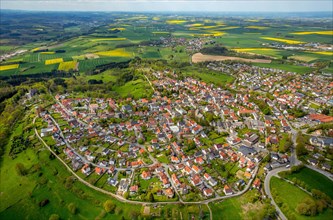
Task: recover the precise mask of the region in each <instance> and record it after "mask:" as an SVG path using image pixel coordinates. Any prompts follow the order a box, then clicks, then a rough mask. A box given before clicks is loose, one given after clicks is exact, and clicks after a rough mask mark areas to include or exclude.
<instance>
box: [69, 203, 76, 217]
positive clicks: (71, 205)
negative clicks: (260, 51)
mask: <svg viewBox="0 0 333 220" xmlns="http://www.w3.org/2000/svg"><path fill="white" fill-rule="evenodd" d="M68 210H69V211H70V212H71V213H72V214H73V215H75V214H76V212H77V208H76V205H75V204H74V203H70V204H69V205H68Z"/></svg>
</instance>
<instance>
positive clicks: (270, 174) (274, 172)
mask: <svg viewBox="0 0 333 220" xmlns="http://www.w3.org/2000/svg"><path fill="white" fill-rule="evenodd" d="M286 170H288V168H286V167H280V168H277V169H274V170H272V171H270V172H268V173H267V175H266V177H265V182H264V189H265V192H266V194H267V196H268V198H270V199H271V203H272V205H274V206H275V209H276V211H277V214H278V215H279V216H280V218H281V219H282V220H287V217H286V216H285V215H284V214H283V212H282V211H281V210H280V208H279V206H278V205H277V204H276V203H275V201H274V199H273V197H272V194H271V189H270V184H269V183H270V181H271V178H272V177H273V176H276V175H277V174H278V173H279V172H282V171H286Z"/></svg>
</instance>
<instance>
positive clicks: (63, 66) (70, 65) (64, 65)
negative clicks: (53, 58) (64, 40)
mask: <svg viewBox="0 0 333 220" xmlns="http://www.w3.org/2000/svg"><path fill="white" fill-rule="evenodd" d="M77 65H78V62H76V61H67V62H61V63H59V67H58V70H63V71H69V70H75V69H77Z"/></svg>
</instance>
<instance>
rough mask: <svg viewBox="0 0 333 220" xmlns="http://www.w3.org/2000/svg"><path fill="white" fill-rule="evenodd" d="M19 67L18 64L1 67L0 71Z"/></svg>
mask: <svg viewBox="0 0 333 220" xmlns="http://www.w3.org/2000/svg"><path fill="white" fill-rule="evenodd" d="M19 66H20V65H19V64H12V65H3V66H0V71H4V70H12V69H17V68H19Z"/></svg>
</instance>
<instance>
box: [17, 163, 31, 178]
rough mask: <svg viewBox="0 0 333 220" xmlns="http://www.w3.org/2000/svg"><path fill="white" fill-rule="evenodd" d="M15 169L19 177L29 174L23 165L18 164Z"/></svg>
mask: <svg viewBox="0 0 333 220" xmlns="http://www.w3.org/2000/svg"><path fill="white" fill-rule="evenodd" d="M15 169H16V172H17V174H18V175H20V176H25V175H27V174H28V172H27V169H26V168H25V167H24V165H23V164H22V163H17V164H16V165H15Z"/></svg>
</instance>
